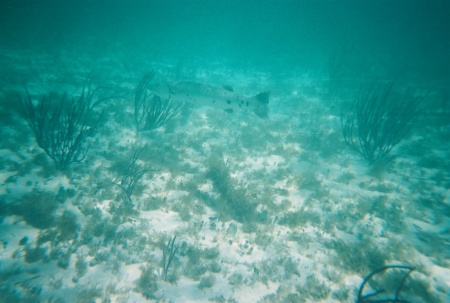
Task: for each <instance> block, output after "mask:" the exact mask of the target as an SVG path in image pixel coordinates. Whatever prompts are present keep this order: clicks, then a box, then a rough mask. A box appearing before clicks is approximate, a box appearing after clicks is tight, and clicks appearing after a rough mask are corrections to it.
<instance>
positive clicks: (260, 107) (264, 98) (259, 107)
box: [252, 92, 270, 119]
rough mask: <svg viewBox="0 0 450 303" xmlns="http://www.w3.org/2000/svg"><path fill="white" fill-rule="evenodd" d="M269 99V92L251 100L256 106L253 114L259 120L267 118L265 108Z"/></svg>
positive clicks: (266, 109) (267, 109)
mask: <svg viewBox="0 0 450 303" xmlns="http://www.w3.org/2000/svg"><path fill="white" fill-rule="evenodd" d="M269 97H270V92H263V93H260V94H257V95H256V96H254V97H252V99H254V100H255V104H256V106H255V108H254V109H253V112H254V113H255V114H256V115H257V116H258V117H260V118H261V119H267V118H269V115H268V111H269V108H268V107H267V104H269Z"/></svg>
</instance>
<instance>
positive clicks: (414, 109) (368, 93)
mask: <svg viewBox="0 0 450 303" xmlns="http://www.w3.org/2000/svg"><path fill="white" fill-rule="evenodd" d="M394 84H395V83H394V82H391V83H388V84H378V83H373V84H372V85H370V86H361V88H360V90H359V92H358V97H357V98H356V101H355V102H354V104H353V107H352V108H351V109H350V111H349V112H347V113H344V111H343V112H342V114H341V126H342V134H343V137H344V140H345V143H347V145H348V146H349V147H350V148H351V149H353V150H354V151H356V152H357V153H359V154H360V155H361V156H362V157H364V159H366V160H367V161H368V162H369V164H373V163H376V162H377V161H378V160H381V159H385V158H386V157H387V156H388V154H389V153H390V152H391V150H392V149H393V148H394V147H395V146H396V145H397V144H398V143H399V142H400V141H401V140H402V139H403V138H405V137H406V135H407V134H408V133H409V131H410V130H411V127H412V123H413V121H414V120H415V119H416V118H417V117H418V116H419V114H420V110H421V108H422V104H423V98H422V97H417V96H414V95H413V94H412V93H411V92H409V91H406V92H402V93H400V92H398V91H395V90H394Z"/></svg>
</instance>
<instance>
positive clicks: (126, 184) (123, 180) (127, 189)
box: [112, 146, 150, 207]
mask: <svg viewBox="0 0 450 303" xmlns="http://www.w3.org/2000/svg"><path fill="white" fill-rule="evenodd" d="M145 149H146V146H143V147H141V148H138V149H136V150H135V151H134V153H133V156H132V157H131V162H130V163H129V164H128V163H125V162H119V163H117V164H116V165H115V166H113V167H112V169H113V170H115V171H117V173H118V176H117V177H116V178H115V179H114V181H113V183H114V184H115V185H117V186H118V187H119V188H120V189H121V190H122V192H123V194H124V201H125V202H126V203H127V204H128V207H132V205H133V202H132V199H131V195H132V194H133V192H134V190H135V188H136V185H137V184H138V182H139V181H140V180H141V179H142V177H143V176H144V175H145V174H147V173H148V172H150V167H149V166H148V165H140V164H139V163H138V160H139V156H140V155H141V153H142V152H143V151H144V150H145Z"/></svg>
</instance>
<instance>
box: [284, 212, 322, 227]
mask: <svg viewBox="0 0 450 303" xmlns="http://www.w3.org/2000/svg"><path fill="white" fill-rule="evenodd" d="M320 221H321V218H320V214H319V213H317V212H313V211H308V210H305V209H301V210H298V211H293V212H288V213H286V214H285V215H284V216H283V217H281V218H280V220H279V221H278V223H279V224H281V225H285V226H288V227H290V228H294V227H298V226H305V225H306V224H307V223H308V222H312V223H316V224H319V223H320Z"/></svg>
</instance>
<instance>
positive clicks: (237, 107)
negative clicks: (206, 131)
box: [149, 81, 270, 119]
mask: <svg viewBox="0 0 450 303" xmlns="http://www.w3.org/2000/svg"><path fill="white" fill-rule="evenodd" d="M149 89H150V91H151V92H152V93H153V94H154V95H156V96H158V97H160V98H161V99H163V100H173V101H176V102H186V103H190V104H192V105H193V106H194V107H196V106H212V107H216V108H220V109H223V110H224V111H225V112H227V113H234V112H237V111H252V112H253V113H255V114H256V115H257V116H258V117H260V118H262V119H268V117H269V115H268V104H269V97H270V92H268V91H267V92H262V93H259V94H257V95H255V96H253V97H246V96H242V95H240V94H237V93H235V92H234V91H233V89H232V88H231V87H229V86H223V87H219V86H213V85H208V84H203V83H198V82H190V81H180V82H173V83H168V82H163V83H158V84H154V85H152V86H151V87H149Z"/></svg>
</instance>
